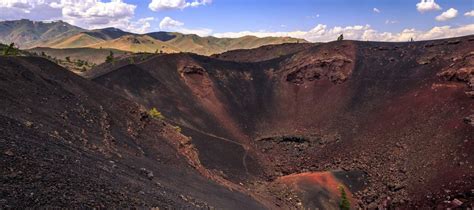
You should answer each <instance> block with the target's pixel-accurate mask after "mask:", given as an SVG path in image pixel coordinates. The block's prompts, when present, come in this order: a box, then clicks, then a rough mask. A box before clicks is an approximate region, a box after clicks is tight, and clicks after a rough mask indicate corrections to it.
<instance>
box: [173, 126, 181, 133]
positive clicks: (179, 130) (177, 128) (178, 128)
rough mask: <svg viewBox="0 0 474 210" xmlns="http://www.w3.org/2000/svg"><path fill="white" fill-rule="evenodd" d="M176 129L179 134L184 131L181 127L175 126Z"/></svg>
mask: <svg viewBox="0 0 474 210" xmlns="http://www.w3.org/2000/svg"><path fill="white" fill-rule="evenodd" d="M174 129H175V130H176V132H178V133H181V131H182V129H181V127H179V126H174Z"/></svg>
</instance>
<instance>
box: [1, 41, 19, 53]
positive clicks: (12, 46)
mask: <svg viewBox="0 0 474 210" xmlns="http://www.w3.org/2000/svg"><path fill="white" fill-rule="evenodd" d="M3 55H5V56H7V55H16V52H15V43H13V42H12V43H11V44H10V45H8V47H6V48H5V49H3Z"/></svg>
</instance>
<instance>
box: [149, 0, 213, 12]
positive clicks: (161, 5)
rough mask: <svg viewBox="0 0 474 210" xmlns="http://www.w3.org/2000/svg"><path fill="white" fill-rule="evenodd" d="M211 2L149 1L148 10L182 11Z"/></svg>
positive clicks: (182, 0)
mask: <svg viewBox="0 0 474 210" xmlns="http://www.w3.org/2000/svg"><path fill="white" fill-rule="evenodd" d="M211 3H212V0H193V1H192V2H188V1H186V0H151V2H150V4H149V5H148V8H150V9H151V10H153V11H159V10H171V9H184V8H186V7H198V6H202V5H206V4H211Z"/></svg>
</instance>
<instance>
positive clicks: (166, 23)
mask: <svg viewBox="0 0 474 210" xmlns="http://www.w3.org/2000/svg"><path fill="white" fill-rule="evenodd" d="M183 25H184V23H182V22H179V21H177V20H173V19H172V18H170V17H165V18H163V20H161V22H160V28H161V29H164V30H166V29H169V28H176V27H181V26H183Z"/></svg>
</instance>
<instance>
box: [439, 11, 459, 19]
mask: <svg viewBox="0 0 474 210" xmlns="http://www.w3.org/2000/svg"><path fill="white" fill-rule="evenodd" d="M457 16H458V11H457V10H456V9H454V8H450V9H448V10H446V12H443V13H441V15H438V16H436V20H437V21H447V20H450V19H453V18H455V17H457Z"/></svg>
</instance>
